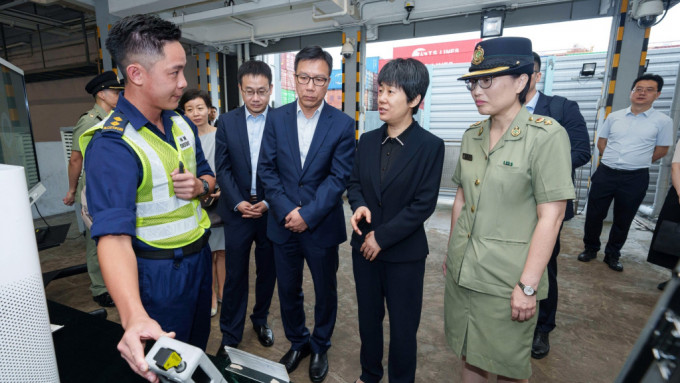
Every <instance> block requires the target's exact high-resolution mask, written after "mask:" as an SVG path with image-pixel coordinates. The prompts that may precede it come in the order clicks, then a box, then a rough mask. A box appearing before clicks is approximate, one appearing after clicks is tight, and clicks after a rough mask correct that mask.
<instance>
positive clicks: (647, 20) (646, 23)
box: [632, 0, 664, 28]
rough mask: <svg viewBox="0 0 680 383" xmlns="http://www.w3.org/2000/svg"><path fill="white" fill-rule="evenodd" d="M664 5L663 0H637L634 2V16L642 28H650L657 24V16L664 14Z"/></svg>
mask: <svg viewBox="0 0 680 383" xmlns="http://www.w3.org/2000/svg"><path fill="white" fill-rule="evenodd" d="M663 12H664V5H663V1H662V0H635V1H634V3H633V11H632V17H633V19H634V20H637V24H638V26H639V27H640V28H649V27H651V26H654V25H656V23H657V20H656V18H657V16H659V15H661V14H663Z"/></svg>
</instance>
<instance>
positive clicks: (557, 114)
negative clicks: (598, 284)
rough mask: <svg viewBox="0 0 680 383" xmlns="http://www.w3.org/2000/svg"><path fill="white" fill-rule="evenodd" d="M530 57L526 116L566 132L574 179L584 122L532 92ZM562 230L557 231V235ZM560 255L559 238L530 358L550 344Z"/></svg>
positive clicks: (583, 147)
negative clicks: (553, 122) (544, 118)
mask: <svg viewBox="0 0 680 383" xmlns="http://www.w3.org/2000/svg"><path fill="white" fill-rule="evenodd" d="M533 53H534V73H533V74H532V76H531V83H530V85H529V93H528V94H527V103H526V105H525V106H526V108H527V109H528V110H529V112H531V113H534V114H539V115H541V116H548V117H552V118H554V119H555V120H557V122H559V123H560V125H562V126H563V127H564V129H566V130H567V134H568V135H569V142H570V143H571V178H572V180H573V179H574V171H575V170H576V168H579V167H581V166H583V165H585V164H587V163H588V162H589V161H590V138H589V136H588V128H587V127H586V121H585V120H584V119H583V115H581V111H580V110H579V108H578V104H577V103H575V102H574V101H571V100H567V99H566V98H564V97H560V96H552V97H551V96H546V95H545V94H543V93H542V92H539V91H537V90H536V84H537V83H538V82H540V81H541V56H539V55H538V54H537V53H536V52H533ZM573 217H574V204H573V202H572V201H571V200H569V201H567V210H566V212H565V213H564V220H565V221H568V220H570V219H572V218H573ZM561 230H562V229H561V228H560V231H561ZM559 253H560V234H559V233H558V234H557V241H556V242H555V248H554V249H553V252H552V256H551V257H550V261H549V262H548V285H549V290H548V298H546V299H543V300H542V301H540V303H539V305H538V322H537V324H536V330H535V331H534V341H533V343H532V346H531V356H532V357H534V358H535V359H541V358H543V357H545V356H546V355H548V352H549V351H550V342H549V339H548V334H549V333H550V331H552V330H553V329H554V328H555V313H556V312H557V255H558V254H559Z"/></svg>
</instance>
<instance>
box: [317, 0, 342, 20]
mask: <svg viewBox="0 0 680 383" xmlns="http://www.w3.org/2000/svg"><path fill="white" fill-rule="evenodd" d="M318 10H319V8H317V7H316V4H312V19H314V20H323V19H330V18H333V17H340V16H346V15H348V14H349V0H344V1H343V8H342V11H338V12H335V13H322V14H320V15H319V14H317V13H316V12H317V11H318Z"/></svg>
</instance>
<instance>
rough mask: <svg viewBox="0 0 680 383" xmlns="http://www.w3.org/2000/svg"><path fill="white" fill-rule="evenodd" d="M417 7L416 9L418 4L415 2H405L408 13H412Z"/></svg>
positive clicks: (413, 0) (412, 0)
mask: <svg viewBox="0 0 680 383" xmlns="http://www.w3.org/2000/svg"><path fill="white" fill-rule="evenodd" d="M415 7H416V2H415V0H406V1H405V2H404V9H405V10H406V12H408V13H411V11H412V10H413V8H415Z"/></svg>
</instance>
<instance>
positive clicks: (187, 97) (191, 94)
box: [179, 89, 213, 110]
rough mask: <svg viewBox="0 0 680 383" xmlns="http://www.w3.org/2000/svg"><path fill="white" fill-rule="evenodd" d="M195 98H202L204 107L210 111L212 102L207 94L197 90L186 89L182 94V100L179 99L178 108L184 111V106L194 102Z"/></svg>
mask: <svg viewBox="0 0 680 383" xmlns="http://www.w3.org/2000/svg"><path fill="white" fill-rule="evenodd" d="M197 98H202V99H203V101H204V102H205V106H207V107H208V109H211V108H212V107H213V104H212V101H211V100H210V95H209V94H208V92H206V91H204V90H198V89H187V90H185V91H184V94H183V95H182V98H180V99H179V108H180V109H182V110H184V105H185V104H186V103H187V102H189V101H192V100H195V99H197Z"/></svg>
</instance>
